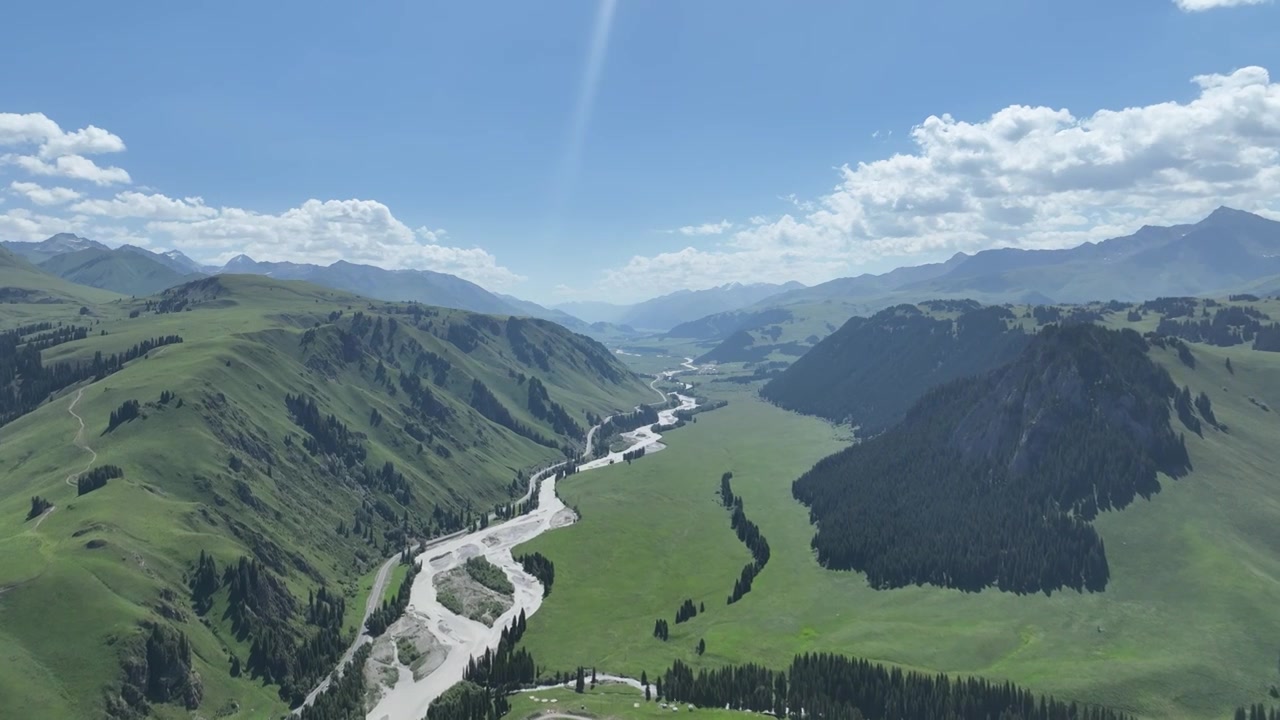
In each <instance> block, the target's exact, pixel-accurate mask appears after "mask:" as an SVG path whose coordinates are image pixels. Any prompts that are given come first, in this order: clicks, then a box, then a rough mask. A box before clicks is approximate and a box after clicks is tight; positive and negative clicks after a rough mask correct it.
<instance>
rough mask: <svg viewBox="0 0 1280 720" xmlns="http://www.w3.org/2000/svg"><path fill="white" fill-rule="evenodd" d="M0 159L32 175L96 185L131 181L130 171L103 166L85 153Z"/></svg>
mask: <svg viewBox="0 0 1280 720" xmlns="http://www.w3.org/2000/svg"><path fill="white" fill-rule="evenodd" d="M0 160H7V161H8V162H10V163H12V164H14V165H17V166H18V167H20V168H22V169H23V170H26V171H27V172H29V173H31V174H32V175H50V176H55V177H65V178H71V179H73V180H86V181H88V182H91V183H93V184H95V185H117V184H121V183H125V184H127V183H129V182H130V178H129V173H127V172H125V171H124V170H123V169H121V168H118V167H114V166H108V167H102V166H100V165H98V164H97V163H95V162H94V161H92V160H90V159H89V158H87V157H85V156H83V155H62V156H60V157H57V158H54V159H53V160H52V161H49V160H45V159H43V158H40V157H36V156H34V155H6V156H4V157H2V158H0Z"/></svg>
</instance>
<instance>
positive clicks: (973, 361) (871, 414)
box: [760, 301, 1030, 436]
mask: <svg viewBox="0 0 1280 720" xmlns="http://www.w3.org/2000/svg"><path fill="white" fill-rule="evenodd" d="M1029 337H1030V336H1029V335H1028V334H1027V333H1025V332H1023V330H1022V328H1021V326H1019V325H1018V324H1017V318H1016V317H1015V316H1014V314H1013V312H1011V311H1010V310H1008V309H1006V308H1003V307H981V306H979V305H978V304H977V303H974V302H964V301H937V302H928V303H922V304H921V305H919V306H917V305H898V306H895V307H891V308H888V309H886V310H882V311H880V312H878V313H876V314H875V315H873V316H871V317H869V318H866V317H855V318H851V319H850V320H849V322H847V323H845V324H844V326H843V327H841V328H840V329H839V330H837V331H835V332H834V333H832V334H831V335H829V336H828V337H827V338H826V339H824V340H823V341H822V342H820V343H818V344H817V345H816V346H814V348H813V349H811V350H809V352H807V353H805V354H804V356H803V357H801V358H800V359H799V360H796V362H795V363H794V364H792V365H791V366H790V367H788V368H787V369H786V370H785V371H783V373H782V374H781V375H779V376H777V377H775V378H774V379H773V380H771V381H769V384H768V385H765V386H764V388H763V389H762V390H761V391H760V394H761V395H763V396H764V397H765V398H766V399H767V400H769V401H771V402H773V403H775V404H777V405H780V406H782V407H784V408H787V409H789V410H796V411H798V412H803V413H808V414H811V415H819V416H821V417H824V418H827V419H828V420H833V421H836V422H844V421H848V422H850V423H851V424H854V425H857V426H859V432H860V434H862V435H864V436H865V435H872V434H875V433H877V432H880V431H881V430H883V429H884V428H886V427H888V426H889V425H892V424H893V423H895V422H897V421H898V420H901V419H902V416H903V415H904V414H905V413H906V411H907V409H908V408H909V407H911V405H912V403H914V402H915V401H916V400H918V399H919V398H920V396H921V395H923V394H924V393H925V392H926V391H927V390H928V389H929V388H931V387H934V386H936V385H940V384H942V383H944V382H948V381H950V380H954V379H956V378H959V377H964V376H966V375H976V374H980V373H984V372H987V371H989V370H992V369H994V368H996V367H999V366H1001V365H1003V364H1005V363H1006V362H1009V361H1010V360H1012V359H1013V358H1014V357H1016V356H1017V354H1018V353H1019V352H1020V351H1021V350H1022V348H1023V347H1024V346H1025V345H1026V343H1027V340H1028V338H1029Z"/></svg>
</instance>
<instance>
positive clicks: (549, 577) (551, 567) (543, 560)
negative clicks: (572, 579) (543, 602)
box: [516, 552, 556, 597]
mask: <svg viewBox="0 0 1280 720" xmlns="http://www.w3.org/2000/svg"><path fill="white" fill-rule="evenodd" d="M516 562H518V563H520V567H522V568H524V571H525V572H527V573H529V574H530V575H532V576H534V577H536V578H538V582H540V583H542V596H543V597H546V596H548V595H550V594H551V586H552V585H553V584H554V583H555V581H556V564H555V563H553V562H551V559H550V558H548V557H547V556H545V555H543V554H542V553H540V552H534V553H527V554H525V555H521V556H520V557H518V558H516Z"/></svg>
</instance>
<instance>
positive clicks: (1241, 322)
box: [1156, 305, 1271, 347]
mask: <svg viewBox="0 0 1280 720" xmlns="http://www.w3.org/2000/svg"><path fill="white" fill-rule="evenodd" d="M1270 319H1271V317H1270V316H1269V315H1267V314H1266V313H1264V312H1262V311H1261V310H1259V309H1257V308H1255V307H1251V306H1248V305H1245V306H1239V305H1232V306H1226V307H1219V308H1218V309H1217V310H1216V311H1214V313H1213V315H1212V316H1209V308H1207V307H1206V308H1204V309H1203V310H1202V316H1201V319H1200V320H1195V319H1192V318H1188V319H1186V320H1177V319H1173V318H1171V317H1167V316H1166V317H1164V318H1162V319H1161V320H1160V323H1159V325H1157V326H1156V332H1157V333H1160V334H1161V335H1169V336H1172V337H1177V338H1181V339H1183V340H1186V341H1188V342H1200V343H1206V344H1209V345H1217V346H1219V347H1231V346H1233V345H1242V344H1244V343H1247V342H1252V341H1253V340H1254V338H1255V336H1256V335H1257V334H1258V331H1259V330H1261V329H1262V327H1263V325H1262V321H1263V320H1270Z"/></svg>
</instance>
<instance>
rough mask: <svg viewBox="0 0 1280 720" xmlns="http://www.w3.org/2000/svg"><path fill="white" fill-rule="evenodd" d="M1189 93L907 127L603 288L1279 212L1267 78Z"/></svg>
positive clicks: (1199, 81) (1278, 165)
mask: <svg viewBox="0 0 1280 720" xmlns="http://www.w3.org/2000/svg"><path fill="white" fill-rule="evenodd" d="M1192 81H1193V83H1194V85H1195V86H1196V87H1197V89H1198V93H1197V95H1196V96H1195V97H1194V98H1193V99H1191V100H1190V101H1187V102H1164V103H1158V104H1155V105H1149V106H1145V107H1133V108H1125V109H1122V110H1099V111H1098V112H1096V113H1094V114H1092V115H1089V116H1086V117H1076V116H1075V115H1073V114H1072V113H1071V112H1070V111H1068V110H1066V109H1061V108H1048V107H1027V106H1022V105H1013V106H1010V107H1006V108H1004V109H1002V110H999V111H997V112H996V113H994V114H993V115H991V116H990V117H989V118H987V119H985V120H982V121H977V122H968V121H964V120H959V119H957V118H954V117H952V116H951V115H947V114H943V115H937V116H931V117H929V118H926V119H925V120H924V121H923V122H921V123H920V124H919V125H917V126H916V127H914V128H913V129H912V131H911V138H912V141H913V143H914V145H915V149H914V151H913V152H911V153H903V154H897V155H894V156H892V157H888V158H884V159H880V160H874V161H869V162H861V163H858V164H856V165H852V166H850V165H845V166H844V167H842V168H840V170H839V183H838V184H837V185H836V186H835V188H834V189H833V190H832V191H831V192H830V193H829V194H828V195H825V196H823V197H821V198H818V199H817V200H815V201H804V200H799V199H797V198H793V197H790V196H788V197H786V198H785V200H786V201H787V202H789V203H791V204H792V205H794V206H795V208H796V209H798V210H799V211H800V214H798V215H792V214H786V215H783V216H781V217H780V218H778V219H776V220H772V221H770V222H763V223H753V224H751V225H749V226H747V227H745V228H743V229H741V230H739V231H737V232H736V233H733V234H732V235H730V236H729V237H728V238H726V240H725V241H724V242H723V243H721V244H720V245H718V246H716V247H714V248H710V249H695V248H685V249H684V250H680V251H678V252H671V253H663V254H659V255H655V256H648V257H646V256H637V257H634V258H632V259H631V260H630V261H629V262H628V263H626V264H625V265H624V266H622V267H619V268H615V269H613V270H610V271H608V272H606V273H605V276H604V278H603V280H602V282H601V287H609V288H612V289H614V290H615V291H622V292H630V293H634V294H653V293H655V292H663V291H666V290H671V289H675V288H678V287H689V286H694V287H707V286H711V285H715V284H718V283H721V282H724V280H725V279H727V278H732V279H736V280H744V281H747V280H752V281H775V282H776V281H782V280H789V279H799V280H802V281H808V282H820V281H823V280H827V279H830V278H832V277H838V276H840V275H847V274H852V273H854V272H856V271H858V268H859V267H863V266H866V265H868V264H871V263H883V262H884V261H885V260H886V259H889V258H892V259H895V260H900V261H903V262H908V263H911V262H922V261H928V260H932V259H940V258H942V257H945V256H946V255H949V254H951V253H954V252H956V251H975V250H981V249H984V248H989V247H998V246H1015V247H1028V248H1048V247H1066V246H1071V245H1075V244H1078V243H1080V242H1084V241H1086V240H1098V239H1102V238H1106V237H1112V236H1115V235H1120V234H1124V233H1126V232H1131V231H1133V230H1135V229H1137V228H1138V227H1139V226H1141V225H1142V224H1144V223H1152V224H1157V223H1171V222H1185V221H1188V220H1195V219H1199V217H1201V216H1203V215H1205V214H1207V213H1208V212H1209V211H1211V210H1212V209H1213V208H1214V207H1216V206H1217V205H1220V204H1227V205H1232V206H1234V207H1239V208H1242V209H1245V210H1254V211H1266V210H1268V209H1276V208H1277V198H1280V84H1277V83H1273V82H1272V81H1271V78H1270V76H1269V74H1268V72H1267V71H1266V70H1265V69H1263V68H1260V67H1246V68H1241V69H1239V70H1236V71H1234V72H1230V73H1227V74H1212V75H1201V76H1198V77H1195V78H1193V80H1192Z"/></svg>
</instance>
